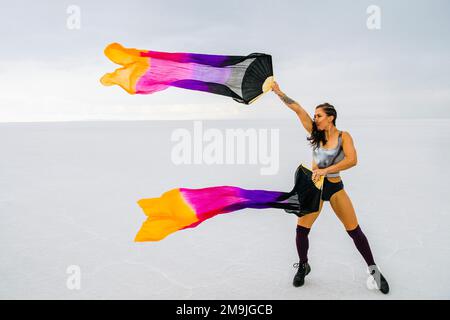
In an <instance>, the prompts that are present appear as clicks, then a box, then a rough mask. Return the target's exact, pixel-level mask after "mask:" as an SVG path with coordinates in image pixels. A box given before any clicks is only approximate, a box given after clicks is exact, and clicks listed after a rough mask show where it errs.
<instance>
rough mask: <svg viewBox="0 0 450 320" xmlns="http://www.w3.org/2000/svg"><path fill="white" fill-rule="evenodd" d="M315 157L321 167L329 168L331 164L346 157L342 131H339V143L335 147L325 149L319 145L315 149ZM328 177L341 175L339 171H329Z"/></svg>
mask: <svg viewBox="0 0 450 320" xmlns="http://www.w3.org/2000/svg"><path fill="white" fill-rule="evenodd" d="M313 159H314V161H315V163H317V166H318V167H319V169H323V168H328V167H329V166H331V165H333V164H336V163H338V162H339V161H341V160H342V159H344V150H343V149H342V131H340V132H339V137H338V145H337V147H336V148H334V149H324V148H321V147H318V148H317V149H313ZM326 177H330V178H336V177H339V172H336V173H328V174H327V175H326Z"/></svg>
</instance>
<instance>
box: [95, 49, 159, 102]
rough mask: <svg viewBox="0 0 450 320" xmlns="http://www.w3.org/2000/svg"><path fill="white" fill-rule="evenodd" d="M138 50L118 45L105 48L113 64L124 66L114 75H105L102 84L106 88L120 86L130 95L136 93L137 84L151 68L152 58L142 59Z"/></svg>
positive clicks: (113, 73) (101, 80)
mask: <svg viewBox="0 0 450 320" xmlns="http://www.w3.org/2000/svg"><path fill="white" fill-rule="evenodd" d="M141 52H147V51H142V50H137V49H127V48H124V47H122V46H121V45H120V44H118V43H111V44H110V45H108V46H107V47H106V48H105V55H106V56H107V57H108V58H109V59H110V60H111V61H113V62H115V63H117V64H120V65H122V66H124V67H123V68H119V69H116V71H114V72H112V73H107V74H105V75H104V76H103V77H102V78H101V79H100V82H101V83H102V84H103V85H105V86H112V85H115V84H117V85H119V86H121V87H122V88H123V89H124V90H126V91H127V92H128V93H130V94H135V93H136V83H137V81H138V80H139V79H140V78H141V76H142V75H144V73H145V72H146V71H147V70H148V68H149V67H150V58H148V57H141V56H140V53H141Z"/></svg>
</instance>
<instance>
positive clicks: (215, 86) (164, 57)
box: [100, 43, 273, 104]
mask: <svg viewBox="0 0 450 320" xmlns="http://www.w3.org/2000/svg"><path fill="white" fill-rule="evenodd" d="M105 55H106V56H107V57H108V58H109V59H110V60H111V61H113V62H115V63H117V64H120V65H122V66H123V67H122V68H119V69H116V71H114V72H113V73H107V74H105V75H104V76H103V77H102V78H101V79H100V81H101V83H102V84H104V85H105V86H111V85H119V86H121V87H122V88H123V89H124V90H126V91H127V92H128V93H130V94H150V93H154V92H157V91H161V90H164V89H166V88H168V87H179V88H184V89H190V90H198V91H205V92H210V93H215V94H219V95H224V96H229V97H231V98H233V99H234V100H236V101H238V102H241V103H244V104H250V103H252V102H253V101H255V100H256V99H257V98H258V97H260V96H261V95H262V94H263V93H265V92H267V91H270V90H271V86H272V83H273V70H272V57H271V56H270V55H267V54H263V53H252V54H250V55H248V56H225V55H210V54H197V53H168V52H158V51H150V50H139V49H131V48H124V47H122V46H121V45H120V44H118V43H112V44H110V45H108V46H107V47H106V49H105Z"/></svg>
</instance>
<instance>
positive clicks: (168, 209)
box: [134, 189, 198, 242]
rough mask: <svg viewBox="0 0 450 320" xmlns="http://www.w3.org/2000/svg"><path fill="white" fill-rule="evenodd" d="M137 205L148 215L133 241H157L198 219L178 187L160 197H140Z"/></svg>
mask: <svg viewBox="0 0 450 320" xmlns="http://www.w3.org/2000/svg"><path fill="white" fill-rule="evenodd" d="M138 204H139V206H140V207H141V208H142V210H144V213H145V214H146V215H147V216H148V218H147V220H146V221H145V222H144V223H143V224H142V227H141V229H140V230H139V232H138V233H137V235H136V237H135V239H134V241H136V242H142V241H159V240H162V239H164V238H165V237H167V236H168V235H169V234H171V233H173V232H175V231H178V230H180V229H182V228H184V227H186V226H188V225H191V224H193V223H194V222H197V221H198V218H197V216H196V214H195V212H194V210H192V208H191V207H190V206H189V205H188V204H187V203H186V202H185V200H184V199H183V197H182V195H181V193H180V191H179V189H173V190H170V191H167V192H165V193H164V194H163V195H162V196H161V197H160V198H151V199H141V200H139V201H138Z"/></svg>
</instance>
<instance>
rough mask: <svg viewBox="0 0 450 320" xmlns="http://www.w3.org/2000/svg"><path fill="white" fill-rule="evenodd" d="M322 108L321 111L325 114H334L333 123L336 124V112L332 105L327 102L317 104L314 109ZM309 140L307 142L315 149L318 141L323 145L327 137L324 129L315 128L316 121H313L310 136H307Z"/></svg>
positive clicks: (318, 145)
mask: <svg viewBox="0 0 450 320" xmlns="http://www.w3.org/2000/svg"><path fill="white" fill-rule="evenodd" d="M318 108H322V109H323V111H324V112H325V113H326V115H327V116H334V118H333V125H335V126H336V118H337V113H336V109H335V108H334V106H332V105H331V104H329V103H328V102H325V103H322V104H319V105H318V106H317V107H316V109H318ZM307 139H308V140H309V143H310V144H311V145H312V146H313V148H314V149H317V148H318V147H320V142H322V145H325V144H326V143H327V139H326V137H325V131H323V130H322V131H320V130H318V129H317V126H316V123H315V122H314V121H313V127H312V131H311V136H309V137H308V138H307Z"/></svg>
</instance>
